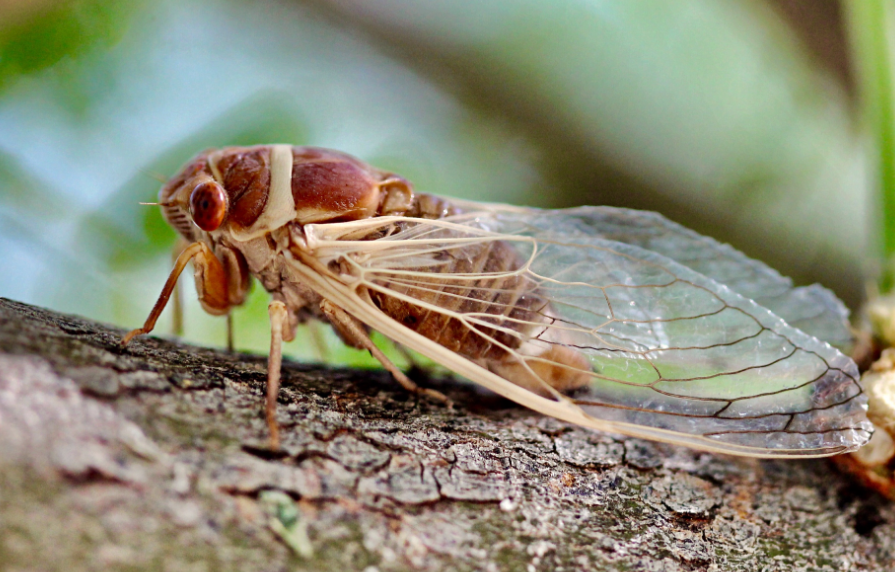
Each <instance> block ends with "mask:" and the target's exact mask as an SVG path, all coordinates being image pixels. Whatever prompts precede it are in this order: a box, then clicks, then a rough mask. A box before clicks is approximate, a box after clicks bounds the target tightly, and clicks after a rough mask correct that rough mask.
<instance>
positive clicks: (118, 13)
mask: <svg viewBox="0 0 895 572" xmlns="http://www.w3.org/2000/svg"><path fill="white" fill-rule="evenodd" d="M138 5H139V4H138V2H137V0H119V1H115V2H106V1H103V0H79V1H71V2H60V3H58V4H56V5H53V6H48V7H46V8H44V9H42V10H35V11H33V12H31V13H30V14H29V17H28V18H27V19H25V20H24V21H20V22H16V23H14V24H11V25H8V26H5V27H4V26H2V25H0V90H3V89H4V88H5V87H6V86H7V85H8V84H9V82H10V81H12V80H13V79H15V78H16V77H18V76H20V75H22V74H30V73H33V72H36V71H39V70H42V69H45V68H48V67H50V66H52V65H54V64H56V63H58V62H59V61H60V60H62V59H63V58H66V57H68V58H77V57H79V56H81V55H83V54H84V53H86V52H88V51H89V50H91V49H93V48H94V47H95V46H104V47H108V46H110V45H111V44H114V43H115V42H117V41H118V40H119V39H120V38H121V37H122V36H123V35H124V34H125V33H126V32H127V26H126V25H125V23H126V22H127V20H128V18H129V17H130V16H131V15H132V14H133V11H134V8H135V7H136V6H138Z"/></svg>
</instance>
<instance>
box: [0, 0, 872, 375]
mask: <svg viewBox="0 0 895 572" xmlns="http://www.w3.org/2000/svg"><path fill="white" fill-rule="evenodd" d="M843 29H844V25H843V15H842V7H841V6H840V5H839V4H838V3H837V2H834V1H832V0H815V1H812V2H799V1H797V0H776V1H764V0H762V1H758V0H688V1H686V2H660V1H656V0H552V1H550V2H544V1H543V0H492V1H490V2H477V3H472V2H468V1H459V0H438V1H433V0H314V1H304V2H301V1H287V0H280V1H274V0H261V1H255V2H245V1H243V2H239V1H235V0H218V1H215V0H181V1H173V0H162V1H152V2H150V1H144V0H125V1H119V2H103V1H81V2H58V1H51V0H45V1H43V2H35V1H28V2H25V1H16V0H0V296H5V297H9V298H13V299H17V300H21V301H25V302H29V303H33V304H39V305H43V306H47V307H51V308H55V309H58V310H62V311H65V312H72V313H77V314H81V315H84V316H88V317H91V318H94V319H99V320H105V321H108V322H113V323H116V324H119V325H121V326H124V327H128V328H133V327H138V326H139V325H141V324H142V322H143V320H144V319H145V317H146V315H147V313H148V312H149V309H150V308H151V307H152V304H153V303H154V301H155V299H156V297H157V295H158V293H159V291H160V289H161V287H162V284H163V283H164V281H165V278H166V277H167V275H168V271H169V268H170V264H171V258H170V248H171V246H172V245H173V242H174V233H173V231H172V230H170V229H169V228H167V227H166V226H165V225H164V223H163V222H162V220H161V217H160V216H159V213H158V209H157V208H154V207H145V206H140V205H138V202H140V201H151V200H153V199H154V197H155V194H156V193H157V191H158V187H159V182H158V180H157V177H159V176H161V177H168V176H171V175H172V174H174V172H175V171H176V170H177V169H178V167H179V166H180V165H181V164H183V163H184V162H185V161H187V160H188V159H189V158H190V157H191V156H192V155H194V154H195V153H196V152H198V151H200V150H202V149H203V148H206V147H219V146H223V145H231V144H255V143H273V142H289V143H294V144H308V145H319V146H325V147H333V148H337V149H340V150H343V151H346V152H349V153H352V154H354V155H357V156H359V157H361V158H362V159H364V160H366V161H368V162H370V163H373V164H374V165H376V166H379V167H382V168H385V169H391V170H394V171H396V172H399V173H401V174H403V175H404V176H406V177H407V178H409V179H410V180H411V181H413V182H414V183H415V185H416V187H417V189H418V190H421V191H426V192H432V193H438V194H443V195H449V196H459V197H466V198H476V199H482V200H488V201H500V202H508V203H514V204H524V205H532V206H543V207H563V206H574V205H579V204H610V205H617V206H627V207H633V208H640V209H650V210H657V211H660V212H662V213H663V214H665V215H666V216H668V217H670V218H672V219H673V220H676V221H677V222H680V223H682V224H685V225H686V226H689V227H691V228H693V229H695V230H697V231H699V232H702V233H704V234H708V235H710V236H713V237H715V238H717V239H719V240H721V241H723V242H729V243H731V244H733V245H734V246H735V247H737V248H739V249H741V250H743V251H745V252H746V253H747V254H749V255H750V256H753V257H756V258H759V259H761V260H763V261H765V262H767V263H769V264H770V265H772V266H774V267H775V268H777V269H778V270H780V271H781V272H782V273H784V274H787V275H790V276H792V277H793V278H794V279H795V281H796V282H797V283H799V284H808V283H812V282H821V283H823V284H825V285H826V286H828V287H830V288H832V289H833V290H834V291H836V293H837V294H839V296H840V297H842V298H843V299H844V300H845V301H846V303H847V304H848V305H849V306H851V307H852V308H853V309H854V308H856V307H857V305H858V304H859V303H860V301H861V300H862V297H863V296H864V290H865V279H866V277H867V276H872V273H873V271H874V268H872V265H871V263H870V262H871V260H872V257H871V256H868V254H867V252H868V245H869V244H870V243H871V242H872V239H871V237H870V232H869V231H868V224H869V223H868V221H869V220H870V214H872V213H870V212H868V211H869V210H870V207H869V206H868V205H869V204H871V203H872V201H871V200H870V199H868V192H867V188H868V179H869V178H870V177H869V175H868V173H870V171H871V169H870V168H869V167H868V165H870V166H871V167H872V164H873V160H872V159H871V158H870V154H869V152H868V147H869V146H870V144H869V143H868V139H867V138H866V137H864V136H863V135H862V133H861V130H860V129H859V128H858V124H859V121H858V120H857V115H858V114H857V112H856V105H855V103H854V99H855V98H854V96H853V93H854V91H855V90H854V87H853V86H854V84H855V81H854V73H853V71H852V70H853V67H854V66H853V65H852V64H850V61H849V56H848V54H849V49H848V45H847V40H846V34H845V33H844V31H843ZM185 282H186V288H185V290H186V293H187V295H186V300H187V301H188V304H187V306H186V311H185V318H186V322H185V323H186V327H185V337H186V338H187V339H189V340H191V341H195V342H198V343H206V344H213V345H221V344H223V342H224V336H225V328H224V322H223V319H222V318H212V317H209V316H206V315H205V314H204V313H203V312H202V311H201V309H200V308H199V306H198V303H197V302H195V300H194V299H195V296H194V294H193V286H192V280H191V279H189V277H188V276H187V280H185ZM266 303H267V296H266V294H265V293H264V292H263V291H261V290H260V289H259V288H256V289H255V291H254V292H253V294H252V296H251V298H250V301H249V303H248V305H247V306H246V307H245V308H242V309H240V310H238V311H237V312H236V314H235V317H234V318H235V323H236V342H237V346H238V347H240V348H243V349H254V350H258V351H265V350H266V346H267V343H268V342H267V340H268V333H267V331H268V330H267V312H266ZM169 320H170V315H169V313H168V312H166V314H165V315H164V317H163V319H162V320H161V321H160V323H159V326H158V329H157V333H161V334H164V333H166V332H168V331H169V330H170V325H169V324H170V321H169ZM304 335H305V334H302V336H304ZM329 345H330V346H331V347H332V351H333V352H334V355H332V356H331V359H334V360H336V361H344V362H349V363H367V362H366V361H365V360H366V358H365V356H364V355H363V354H362V353H360V352H354V351H353V350H346V349H340V347H339V344H337V343H333V344H329ZM311 347H312V345H311V344H308V343H297V344H292V348H291V349H292V353H293V354H294V355H299V356H303V357H308V356H310V355H311V354H312V351H311V350H310V348H311Z"/></svg>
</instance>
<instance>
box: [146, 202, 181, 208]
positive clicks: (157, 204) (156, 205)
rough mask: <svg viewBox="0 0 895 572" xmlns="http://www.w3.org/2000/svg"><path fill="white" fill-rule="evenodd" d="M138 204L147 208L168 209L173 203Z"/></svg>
mask: <svg viewBox="0 0 895 572" xmlns="http://www.w3.org/2000/svg"><path fill="white" fill-rule="evenodd" d="M139 204H141V205H143V206H147V207H170V206H171V205H173V204H174V203H172V202H167V203H139Z"/></svg>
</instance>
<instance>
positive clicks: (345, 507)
mask: <svg viewBox="0 0 895 572" xmlns="http://www.w3.org/2000/svg"><path fill="white" fill-rule="evenodd" d="M121 334H122V332H121V331H119V330H116V329H114V328H110V327H107V326H103V325H101V324H97V323H94V322H90V321H88V320H85V319H82V318H77V317H72V316H65V315H60V314H57V313H54V312H51V311H47V310H43V309H39V308H35V307H31V306H27V305H24V304H20V303H17V302H13V301H10V300H5V299H0V562H2V563H4V564H3V567H4V569H8V570H62V569H64V570H96V569H100V568H108V569H117V570H248V569H251V570H367V571H368V572H372V571H374V570H379V571H382V572H385V571H391V570H458V571H459V570H750V571H751V570H756V569H762V570H837V571H838V570H886V569H895V567H893V564H892V563H893V560H895V509H893V506H892V504H890V503H889V502H888V501H885V500H883V499H882V498H881V497H879V496H876V495H875V494H873V493H870V492H867V491H864V490H862V489H861V488H860V487H858V486H856V485H855V484H854V483H852V482H851V481H849V480H848V478H847V477H846V476H843V475H841V474H839V473H838V472H837V471H836V470H835V469H834V468H833V466H832V464H831V463H830V462H829V461H825V460H811V461H755V460H748V459H737V458H732V457H723V456H717V455H710V454H705V453H699V452H694V451H690V450H687V449H683V448H678V447H671V446H665V445H657V444H653V443H649V442H645V441H641V440H637V439H627V438H624V437H620V436H615V435H605V434H598V433H595V432H591V431H588V430H585V429H581V428H579V427H575V426H572V425H569V424H567V423H564V422H561V421H558V420H555V419H550V418H545V417H542V416H540V415H538V414H536V413H532V412H530V411H527V410H524V409H521V408H519V407H517V406H515V405H514V404H512V403H509V402H507V401H504V400H501V399H499V398H496V397H494V396H492V395H487V394H485V393H483V392H481V391H479V390H477V389H476V388H474V387H472V386H470V385H466V384H462V383H460V382H458V381H455V380H450V379H444V380H428V381H427V383H430V384H431V385H432V386H434V387H436V388H437V389H439V390H440V391H443V392H445V393H447V394H448V395H449V396H450V397H451V399H452V400H453V401H454V403H455V404H456V405H455V407H454V408H453V409H447V408H445V407H443V406H441V405H439V404H435V403H429V402H427V401H420V400H417V399H416V398H414V397H412V396H410V395H408V394H406V393H405V392H404V391H403V390H402V389H401V388H400V387H399V386H397V384H395V383H394V382H393V381H391V380H390V379H389V377H388V376H387V375H386V374H384V373H382V372H378V371H358V370H349V369H335V368H328V367H326V366H318V365H303V364H296V363H291V362H287V363H286V365H285V367H284V386H283V390H282V394H281V397H280V422H281V424H282V427H283V453H282V454H281V455H271V454H269V452H266V451H265V447H264V446H265V442H266V441H265V440H266V425H265V422H264V416H263V395H264V383H265V368H266V364H265V358H264V357H263V356H251V355H244V354H228V353H226V352H221V351H215V350H211V349H206V348H197V347H192V346H189V345H186V344H182V343H179V342H176V341H165V340H160V339H157V338H149V337H147V338H141V339H138V340H135V341H134V342H132V344H131V345H130V346H128V347H127V348H121V347H120V346H119V344H118V340H119V339H120V336H121Z"/></svg>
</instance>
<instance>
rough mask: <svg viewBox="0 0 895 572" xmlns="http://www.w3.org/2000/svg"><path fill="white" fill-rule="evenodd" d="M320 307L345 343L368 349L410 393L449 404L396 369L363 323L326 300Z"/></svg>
mask: <svg viewBox="0 0 895 572" xmlns="http://www.w3.org/2000/svg"><path fill="white" fill-rule="evenodd" d="M320 309H321V310H323V313H324V314H325V315H326V317H327V318H329V320H330V323H331V324H332V325H333V327H334V328H335V329H336V331H338V332H339V335H340V336H341V337H342V339H343V340H345V343H347V344H348V345H350V346H353V347H356V348H358V349H364V350H367V351H369V352H370V355H372V356H373V357H374V358H376V359H377V360H378V361H379V363H381V364H382V367H384V368H385V369H386V371H388V372H389V373H390V374H392V376H393V377H394V378H395V380H396V381H397V382H398V383H400V384H401V387H403V388H404V389H406V390H407V391H410V392H412V393H416V394H418V395H425V396H426V397H430V398H432V399H435V400H436V401H440V402H442V403H444V404H446V405H448V406H450V405H451V400H450V399H448V398H447V396H446V395H444V394H443V393H441V392H440V391H436V390H434V389H428V388H424V387H420V386H418V385H417V384H415V383H413V382H412V381H411V380H410V378H409V377H407V376H406V375H405V374H404V372H403V371H401V370H400V369H398V367H397V366H396V365H395V364H393V363H392V361H391V360H390V359H388V358H387V357H386V355H385V354H384V353H382V350H380V349H379V348H378V347H376V344H374V343H373V340H371V339H370V336H368V335H367V332H366V330H364V327H363V325H362V324H361V323H360V322H359V321H358V320H357V319H356V318H354V317H353V316H351V315H350V314H348V313H347V312H345V310H342V309H341V308H339V307H337V306H336V305H334V304H332V303H331V302H329V301H328V300H323V301H322V302H321V303H320Z"/></svg>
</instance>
